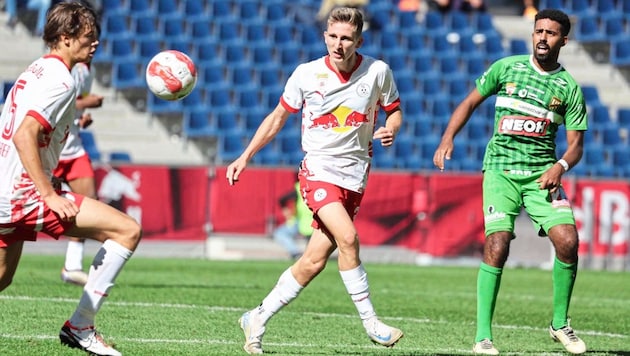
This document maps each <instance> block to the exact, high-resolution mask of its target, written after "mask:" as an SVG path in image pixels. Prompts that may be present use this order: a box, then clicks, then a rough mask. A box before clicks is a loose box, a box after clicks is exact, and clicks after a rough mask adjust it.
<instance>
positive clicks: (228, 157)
mask: <svg viewBox="0 0 630 356" xmlns="http://www.w3.org/2000/svg"><path fill="white" fill-rule="evenodd" d="M246 142H247V138H246V137H244V136H243V134H241V133H238V132H230V133H225V134H222V135H220V136H219V159H220V160H221V161H222V162H223V163H224V164H228V163H231V162H232V161H233V160H235V159H236V158H238V156H240V155H241V153H242V152H243V149H245V144H246Z"/></svg>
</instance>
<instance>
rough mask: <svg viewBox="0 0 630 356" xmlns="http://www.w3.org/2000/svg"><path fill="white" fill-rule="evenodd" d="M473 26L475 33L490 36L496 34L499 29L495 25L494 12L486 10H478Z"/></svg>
mask: <svg viewBox="0 0 630 356" xmlns="http://www.w3.org/2000/svg"><path fill="white" fill-rule="evenodd" d="M472 16H473V18H472V20H471V26H472V28H473V30H474V32H475V33H478V34H481V35H484V36H486V37H488V36H496V35H497V33H498V32H497V29H496V27H494V22H493V19H492V14H491V13H489V12H485V11H477V12H475V13H474V14H473V15H472Z"/></svg>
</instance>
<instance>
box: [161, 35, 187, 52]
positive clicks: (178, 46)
mask: <svg viewBox="0 0 630 356" xmlns="http://www.w3.org/2000/svg"><path fill="white" fill-rule="evenodd" d="M164 43H165V44H164V47H165V48H168V49H174V50H176V51H180V52H183V53H186V54H189V53H192V52H193V49H194V43H193V42H192V41H191V40H190V38H189V37H188V36H180V37H172V38H167V39H166V40H165V41H164Z"/></svg>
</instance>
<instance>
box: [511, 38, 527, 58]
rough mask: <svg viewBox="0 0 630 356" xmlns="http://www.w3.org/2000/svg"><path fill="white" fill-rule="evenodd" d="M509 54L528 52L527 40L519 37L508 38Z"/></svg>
mask: <svg viewBox="0 0 630 356" xmlns="http://www.w3.org/2000/svg"><path fill="white" fill-rule="evenodd" d="M510 54H512V55H516V54H529V47H528V46H527V42H525V40H523V39H520V38H512V39H510Z"/></svg>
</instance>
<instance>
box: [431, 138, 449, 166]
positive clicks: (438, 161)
mask: <svg viewBox="0 0 630 356" xmlns="http://www.w3.org/2000/svg"><path fill="white" fill-rule="evenodd" d="M451 153H453V141H444V140H442V141H441V142H440V145H439V146H438V148H437V149H436V150H435V153H434V154H433V164H434V165H435V166H436V167H437V168H439V169H440V171H444V160H445V159H446V160H450V159H451Z"/></svg>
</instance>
